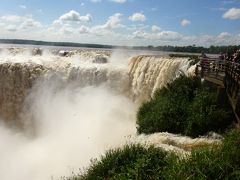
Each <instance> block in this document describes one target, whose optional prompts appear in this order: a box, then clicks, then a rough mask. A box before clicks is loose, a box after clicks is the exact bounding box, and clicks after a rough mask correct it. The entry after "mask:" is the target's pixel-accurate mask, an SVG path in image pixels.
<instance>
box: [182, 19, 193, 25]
mask: <svg viewBox="0 0 240 180" xmlns="http://www.w3.org/2000/svg"><path fill="white" fill-rule="evenodd" d="M190 24H191V21H189V20H188V19H183V20H182V21H181V26H188V25H190Z"/></svg>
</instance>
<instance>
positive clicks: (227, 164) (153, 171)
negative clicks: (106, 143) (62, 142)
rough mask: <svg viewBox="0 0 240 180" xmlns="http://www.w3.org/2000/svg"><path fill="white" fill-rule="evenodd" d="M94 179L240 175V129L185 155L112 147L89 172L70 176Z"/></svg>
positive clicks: (223, 176)
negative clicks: (219, 141) (221, 141)
mask: <svg viewBox="0 0 240 180" xmlns="http://www.w3.org/2000/svg"><path fill="white" fill-rule="evenodd" d="M93 179H94V180H95V179H139V180H141V179H144V180H145V179H179V180H185V179H189V180H191V179H192V180H195V179H201V180H202V179H229V180H230V179H240V130H233V131H231V132H230V133H228V134H227V136H226V137H225V139H224V141H223V143H222V144H214V145H212V146H207V147H201V148H197V149H195V150H193V151H192V152H191V154H190V155H189V156H184V157H180V156H177V155H174V154H173V153H170V152H166V151H164V150H161V149H159V148H154V147H149V148H145V147H142V146H140V145H130V146H129V145H127V146H125V147H124V148H123V149H116V150H111V151H108V152H107V153H106V155H105V156H103V157H102V158H101V160H100V161H95V162H94V163H93V164H92V165H91V166H90V168H89V169H88V170H87V171H86V172H85V174H82V175H77V176H72V177H70V178H68V180H93Z"/></svg>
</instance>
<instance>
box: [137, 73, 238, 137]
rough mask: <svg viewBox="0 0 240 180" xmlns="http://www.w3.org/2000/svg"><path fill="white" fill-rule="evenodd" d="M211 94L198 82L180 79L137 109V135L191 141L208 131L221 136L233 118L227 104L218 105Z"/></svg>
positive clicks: (215, 95)
mask: <svg viewBox="0 0 240 180" xmlns="http://www.w3.org/2000/svg"><path fill="white" fill-rule="evenodd" d="M215 91H216V90H215ZM215 91H213V92H212V91H211V89H209V88H208V87H207V86H205V85H204V84H202V83H201V80H200V79H199V78H196V77H185V76H180V77H179V78H177V79H176V80H175V81H173V82H172V83H169V84H168V85H167V86H166V87H164V88H162V89H159V90H158V91H156V93H155V96H154V97H153V99H151V100H150V101H149V102H146V103H144V104H143V105H142V106H141V107H140V108H139V111H138V113H137V124H138V127H137V129H138V132H139V133H146V134H150V133H155V132H165V131H167V132H171V133H177V134H183V135H188V136H192V137H197V136H199V135H204V134H205V133H207V132H209V131H215V132H219V133H221V132H224V130H225V129H226V128H227V127H228V126H229V125H230V124H231V123H232V121H233V119H234V115H233V113H232V110H231V108H230V107H228V106H227V102H224V103H220V102H219V100H218V99H219V98H218V96H219V95H217V94H216V93H215Z"/></svg>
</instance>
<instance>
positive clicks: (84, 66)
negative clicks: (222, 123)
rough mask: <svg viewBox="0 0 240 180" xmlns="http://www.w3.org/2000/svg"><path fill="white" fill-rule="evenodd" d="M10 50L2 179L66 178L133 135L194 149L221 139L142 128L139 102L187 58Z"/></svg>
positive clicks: (1, 129)
mask: <svg viewBox="0 0 240 180" xmlns="http://www.w3.org/2000/svg"><path fill="white" fill-rule="evenodd" d="M9 51H10V52H7V53H6V52H5V51H4V50H3V51H1V52H0V145H2V146H1V148H0V158H1V161H0V169H1V171H0V177H1V179H8V180H15V179H20V180H23V179H24V180H25V179H33V180H42V179H60V177H61V176H63V175H64V176H69V175H71V173H72V172H73V171H75V172H77V171H78V169H79V168H82V167H86V166H88V165H89V163H90V159H92V158H98V157H99V156H100V155H101V154H104V153H105V152H106V150H109V149H110V148H116V147H122V146H123V145H124V144H126V143H140V144H143V145H152V144H153V145H155V146H157V147H162V148H164V149H166V150H172V151H175V152H179V153H187V152H188V150H189V148H191V147H192V146H194V145H197V144H199V143H200V144H201V143H203V142H204V143H213V142H219V141H216V140H207V139H206V138H200V139H191V138H188V137H182V136H180V135H174V134H169V133H155V134H152V135H137V133H136V112H137V108H138V106H139V103H140V102H142V101H146V100H149V98H151V97H152V95H153V94H154V92H155V90H156V89H157V88H161V87H162V86H164V85H165V84H166V83H168V82H170V81H172V80H173V79H174V78H176V77H177V76H178V75H179V73H181V72H185V73H186V71H187V69H188V64H189V62H188V60H187V59H184V58H168V57H160V56H155V55H154V56H153V55H152V56H150V55H147V56H146V55H144V56H143V55H138V56H129V57H125V58H124V59H121V58H119V54H118V55H115V56H113V55H112V54H111V53H110V52H109V51H100V50H82V49H81V50H76V51H71V52H67V53H66V52H61V54H60V55H59V54H58V51H54V52H52V53H51V52H43V53H42V54H41V55H40V51H34V55H32V53H29V52H28V51H26V50H24V49H10V50H9ZM122 54H124V53H122ZM124 55H125V54H124ZM113 57H114V58H115V59H112V58H113ZM126 58H127V59H128V64H127V63H126V65H122V64H123V63H122V61H124V62H126ZM119 61H120V62H121V63H119ZM113 62H114V63H113ZM3 120H4V121H5V123H3ZM9 125H10V126H17V127H18V129H14V128H9ZM19 127H20V129H19ZM16 162H17V163H16ZM19 164H21V166H19Z"/></svg>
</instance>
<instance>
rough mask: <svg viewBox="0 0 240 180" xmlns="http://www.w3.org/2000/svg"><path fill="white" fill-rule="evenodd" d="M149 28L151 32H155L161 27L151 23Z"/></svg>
mask: <svg viewBox="0 0 240 180" xmlns="http://www.w3.org/2000/svg"><path fill="white" fill-rule="evenodd" d="M151 30H152V32H153V33H156V32H159V31H161V28H160V27H158V26H156V25H153V26H152V27H151Z"/></svg>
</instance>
